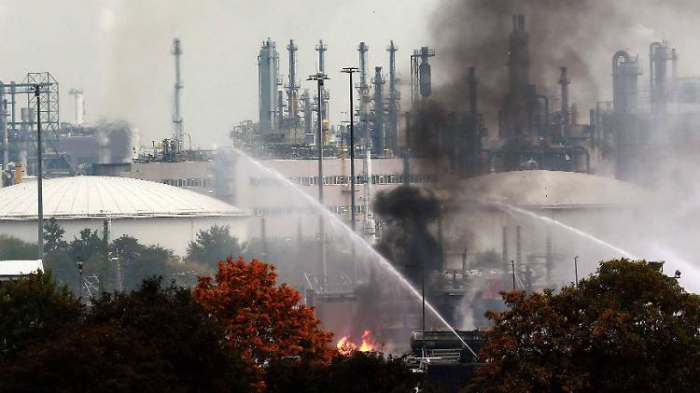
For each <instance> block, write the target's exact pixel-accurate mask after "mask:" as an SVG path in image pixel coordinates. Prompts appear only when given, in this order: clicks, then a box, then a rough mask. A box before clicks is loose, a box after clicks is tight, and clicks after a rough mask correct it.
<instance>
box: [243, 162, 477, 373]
mask: <svg viewBox="0 0 700 393" xmlns="http://www.w3.org/2000/svg"><path fill="white" fill-rule="evenodd" d="M234 151H235V152H236V153H237V154H238V155H239V156H240V157H243V158H245V159H246V160H247V161H248V162H250V163H251V164H252V165H254V166H255V167H256V168H258V169H260V170H262V171H264V172H265V173H267V174H269V175H270V176H273V177H274V178H275V179H276V180H278V181H279V182H280V183H281V184H284V185H287V186H288V187H290V188H291V189H293V190H294V192H296V193H297V194H298V195H299V196H301V197H302V198H303V199H304V200H306V201H307V202H308V203H309V204H310V205H312V206H313V207H314V208H315V209H317V210H318V211H319V212H320V213H321V215H322V216H327V221H328V222H329V223H330V224H331V225H333V226H334V227H337V228H340V229H341V230H343V231H345V233H346V234H347V235H348V236H349V238H350V240H351V241H352V242H353V244H358V245H359V246H360V247H361V248H363V249H364V250H365V251H367V252H368V253H369V254H370V255H372V256H373V257H374V258H373V259H372V261H373V262H376V263H378V265H379V266H380V267H382V268H383V269H384V270H385V271H387V272H389V273H390V274H391V275H392V276H394V277H395V278H396V279H397V280H398V281H399V282H400V283H401V284H402V285H403V286H404V287H405V288H406V289H408V290H409V292H410V293H411V294H412V295H413V296H414V297H415V298H416V299H418V300H421V301H422V300H423V297H422V296H421V293H420V291H418V290H417V289H416V288H414V287H413V285H411V283H410V282H408V280H407V279H406V278H405V277H404V276H403V275H402V274H401V273H400V272H399V271H398V270H396V268H395V267H394V266H393V265H392V264H391V263H389V261H387V260H386V258H384V257H383V256H382V255H381V254H379V253H378V252H377V251H376V250H375V249H374V248H372V246H371V245H370V244H369V243H367V242H366V241H365V240H364V239H363V238H362V237H361V236H360V235H358V234H357V233H355V232H354V231H353V230H352V229H351V228H350V227H348V226H347V224H345V223H344V222H343V221H341V220H340V218H338V217H337V216H336V215H335V214H333V213H332V212H330V211H329V210H328V209H326V208H325V206H323V205H322V204H320V203H319V202H318V201H316V200H315V199H314V198H313V197H312V196H310V195H308V194H306V193H305V192H303V191H302V190H300V189H299V188H298V187H297V186H296V185H295V184H294V183H292V182H291V181H290V180H289V179H287V178H286V177H284V176H283V175H282V174H281V173H279V172H277V171H275V170H273V169H271V168H268V167H266V166H265V165H263V164H262V163H260V162H259V161H257V160H255V159H254V158H252V157H250V156H249V155H247V154H246V153H244V152H243V151H241V150H238V149H235V148H234ZM425 307H426V308H427V309H428V310H429V311H430V312H431V313H432V314H433V315H434V316H435V317H436V318H438V320H439V321H440V322H441V323H442V324H443V325H444V326H445V327H446V328H447V329H448V330H449V331H450V332H451V333H452V334H454V335H455V337H457V339H458V340H459V341H460V342H461V343H462V345H463V346H464V348H466V349H467V350H469V352H470V353H471V354H472V355H474V357H475V358H476V359H478V358H479V357H478V355H477V353H476V352H475V351H474V350H473V349H472V348H471V347H470V346H469V345H468V344H467V343H466V342H465V341H464V339H462V337H461V336H460V335H459V333H457V331H456V330H455V328H453V327H452V325H450V324H449V323H448V322H447V320H446V319H445V318H444V317H443V316H442V315H440V313H439V312H438V311H437V309H436V308H435V307H434V306H433V305H432V304H430V302H428V301H426V302H425Z"/></svg>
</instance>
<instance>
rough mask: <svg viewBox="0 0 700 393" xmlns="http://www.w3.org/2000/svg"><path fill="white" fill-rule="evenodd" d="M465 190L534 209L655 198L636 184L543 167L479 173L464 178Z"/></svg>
mask: <svg viewBox="0 0 700 393" xmlns="http://www.w3.org/2000/svg"><path fill="white" fill-rule="evenodd" d="M462 190H463V191H464V193H465V195H466V196H472V197H473V196H476V197H479V198H489V197H490V198H494V199H496V200H500V201H504V202H508V203H511V204H514V205H516V206H520V207H532V208H582V207H612V206H641V205H645V204H647V203H649V202H650V201H652V199H653V193H652V192H651V191H649V190H647V189H645V188H643V187H640V186H637V185H635V184H632V183H627V182H624V181H620V180H616V179H611V178H607V177H602V176H595V175H587V174H583V173H572V172H557V171H543V170H537V171H515V172H503V173H494V174H489V175H484V176H477V177H474V178H470V179H467V180H465V181H463V182H462Z"/></svg>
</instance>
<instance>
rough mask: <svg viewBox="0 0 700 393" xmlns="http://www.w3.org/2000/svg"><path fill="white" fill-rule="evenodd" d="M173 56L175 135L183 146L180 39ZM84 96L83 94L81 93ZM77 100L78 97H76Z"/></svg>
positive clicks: (175, 41) (177, 41) (176, 43)
mask: <svg viewBox="0 0 700 393" xmlns="http://www.w3.org/2000/svg"><path fill="white" fill-rule="evenodd" d="M172 54H173V56H175V92H174V97H175V100H174V108H173V134H174V136H175V139H177V141H178V142H179V145H180V144H183V141H184V139H185V135H184V130H183V128H182V123H183V121H182V115H181V113H180V94H181V91H182V88H183V87H184V86H183V84H182V78H181V76H180V56H182V48H181V47H180V39H179V38H175V39H174V40H173V52H172ZM81 95H82V92H81ZM76 99H77V96H76Z"/></svg>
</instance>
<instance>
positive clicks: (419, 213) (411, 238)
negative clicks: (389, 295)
mask: <svg viewBox="0 0 700 393" xmlns="http://www.w3.org/2000/svg"><path fill="white" fill-rule="evenodd" d="M374 206H375V210H376V212H377V214H379V216H380V217H381V218H382V220H383V223H384V230H383V232H382V237H381V241H380V243H379V244H378V246H377V248H378V250H379V252H381V253H382V254H383V255H384V256H385V257H386V258H387V259H388V260H389V261H391V262H392V263H393V264H394V265H395V266H396V267H397V268H398V269H399V270H402V271H405V272H406V275H407V276H409V277H410V278H412V280H413V282H419V280H420V274H421V272H420V269H417V268H415V267H417V266H422V267H423V268H424V269H425V271H426V274H427V273H428V272H430V271H433V270H436V269H440V267H441V266H440V265H441V261H442V255H441V247H440V243H439V241H438V239H437V238H436V236H435V235H434V234H433V233H432V232H431V230H430V226H431V225H432V224H435V223H437V221H438V219H439V216H440V214H441V213H440V212H441V208H440V201H439V199H438V198H437V197H436V196H435V194H434V193H433V192H432V191H430V190H426V189H419V188H415V187H406V186H402V187H398V188H396V189H394V190H392V191H390V192H385V193H381V194H379V195H377V199H376V201H375V205H374ZM407 265H408V266H411V267H407Z"/></svg>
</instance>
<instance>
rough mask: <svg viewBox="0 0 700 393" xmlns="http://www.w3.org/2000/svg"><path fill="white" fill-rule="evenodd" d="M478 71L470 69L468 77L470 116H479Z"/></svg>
mask: <svg viewBox="0 0 700 393" xmlns="http://www.w3.org/2000/svg"><path fill="white" fill-rule="evenodd" d="M476 84H477V82H476V69H475V68H474V67H469V75H468V76H467V90H468V94H469V114H470V115H471V116H476V115H477V91H476Z"/></svg>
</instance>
